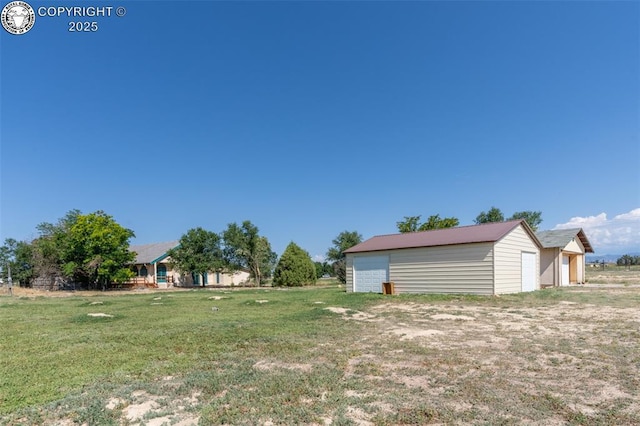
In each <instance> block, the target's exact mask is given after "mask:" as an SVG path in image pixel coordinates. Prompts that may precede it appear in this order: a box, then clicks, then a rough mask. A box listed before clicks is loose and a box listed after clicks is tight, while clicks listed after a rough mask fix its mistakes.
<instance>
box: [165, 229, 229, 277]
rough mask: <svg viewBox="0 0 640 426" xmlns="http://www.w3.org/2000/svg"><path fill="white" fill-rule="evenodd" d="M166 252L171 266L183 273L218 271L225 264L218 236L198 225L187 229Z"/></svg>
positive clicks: (200, 273) (199, 273)
mask: <svg viewBox="0 0 640 426" xmlns="http://www.w3.org/2000/svg"><path fill="white" fill-rule="evenodd" d="M167 254H168V255H169V256H170V257H171V264H172V265H173V267H174V268H175V269H177V270H178V271H180V272H182V273H183V274H198V275H201V276H202V275H204V274H206V273H207V272H209V271H220V270H222V269H224V266H225V263H224V256H223V253H222V247H221V238H220V236H219V235H218V234H216V233H215V232H211V231H207V230H205V229H203V228H200V227H198V228H194V229H190V230H188V231H187V233H186V234H184V235H183V236H182V237H181V238H180V243H179V245H178V246H177V247H174V248H172V249H171V250H169V251H168V252H167ZM202 285H203V286H204V279H203V280H202Z"/></svg>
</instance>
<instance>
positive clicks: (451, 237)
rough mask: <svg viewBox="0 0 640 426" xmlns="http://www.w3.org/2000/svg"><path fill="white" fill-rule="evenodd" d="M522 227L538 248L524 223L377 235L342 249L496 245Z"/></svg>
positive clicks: (348, 250)
mask: <svg viewBox="0 0 640 426" xmlns="http://www.w3.org/2000/svg"><path fill="white" fill-rule="evenodd" d="M520 225H522V227H523V228H524V229H525V231H526V232H527V233H528V234H529V236H530V237H531V239H532V240H533V241H534V242H535V243H536V244H537V245H538V246H539V247H541V244H540V241H538V238H536V235H535V233H534V232H533V231H532V230H531V228H530V227H529V225H528V224H527V223H526V222H525V221H524V220H511V221H508V222H494V223H485V224H482V225H471V226H459V227H456V228H447V229H436V230H434V231H424V232H409V233H406V234H391V235H378V236H375V237H372V238H369V239H368V240H366V241H364V242H362V243H360V244H358V245H356V246H353V247H351V248H350V249H347V250H345V251H344V252H345V253H361V252H368V251H380V250H394V249H404V248H418V247H435V246H448V245H453V244H469V243H489V242H495V241H498V240H499V239H501V238H502V237H504V236H505V235H507V234H508V233H509V232H511V231H512V230H513V229H515V228H517V227H518V226H520Z"/></svg>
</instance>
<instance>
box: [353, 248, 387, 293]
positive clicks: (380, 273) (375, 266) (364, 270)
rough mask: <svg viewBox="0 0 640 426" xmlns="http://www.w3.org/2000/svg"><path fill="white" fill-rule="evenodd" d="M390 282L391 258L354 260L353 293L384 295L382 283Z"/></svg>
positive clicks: (374, 257)
mask: <svg viewBox="0 0 640 426" xmlns="http://www.w3.org/2000/svg"><path fill="white" fill-rule="evenodd" d="M388 280H389V256H366V257H356V258H354V259H353V291H355V292H360V293H368V292H374V293H382V283H383V282H386V281H388Z"/></svg>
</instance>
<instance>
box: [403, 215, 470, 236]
mask: <svg viewBox="0 0 640 426" xmlns="http://www.w3.org/2000/svg"><path fill="white" fill-rule="evenodd" d="M420 218H421V216H405V217H404V220H403V221H400V222H396V226H397V227H398V232H401V233H403V234H405V233H408V232H420V231H431V230H434V229H444V228H454V227H456V226H458V225H459V224H460V221H459V220H458V219H457V218H455V217H445V218H441V217H440V215H439V214H435V215H431V216H429V218H428V219H427V221H426V222H423V223H420Z"/></svg>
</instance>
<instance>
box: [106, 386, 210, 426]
mask: <svg viewBox="0 0 640 426" xmlns="http://www.w3.org/2000/svg"><path fill="white" fill-rule="evenodd" d="M199 396H200V394H199V393H194V394H193V395H191V396H189V397H186V398H178V399H174V400H170V401H169V400H167V399H166V398H164V397H161V396H159V395H152V394H150V393H148V392H146V391H142V390H139V391H135V392H132V393H131V395H130V402H129V403H128V404H127V403H126V402H125V400H124V399H122V398H113V399H111V400H109V402H108V403H107V406H106V408H107V409H109V410H115V409H118V408H119V407H123V408H122V414H121V419H122V422H123V424H128V425H131V426H141V425H146V426H162V425H169V424H171V425H181V426H190V425H196V424H198V422H199V420H200V419H199V417H198V416H195V415H193V414H191V413H188V412H187V410H189V409H190V408H191V407H194V406H196V405H197V403H198V398H199ZM166 413H171V414H166Z"/></svg>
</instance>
